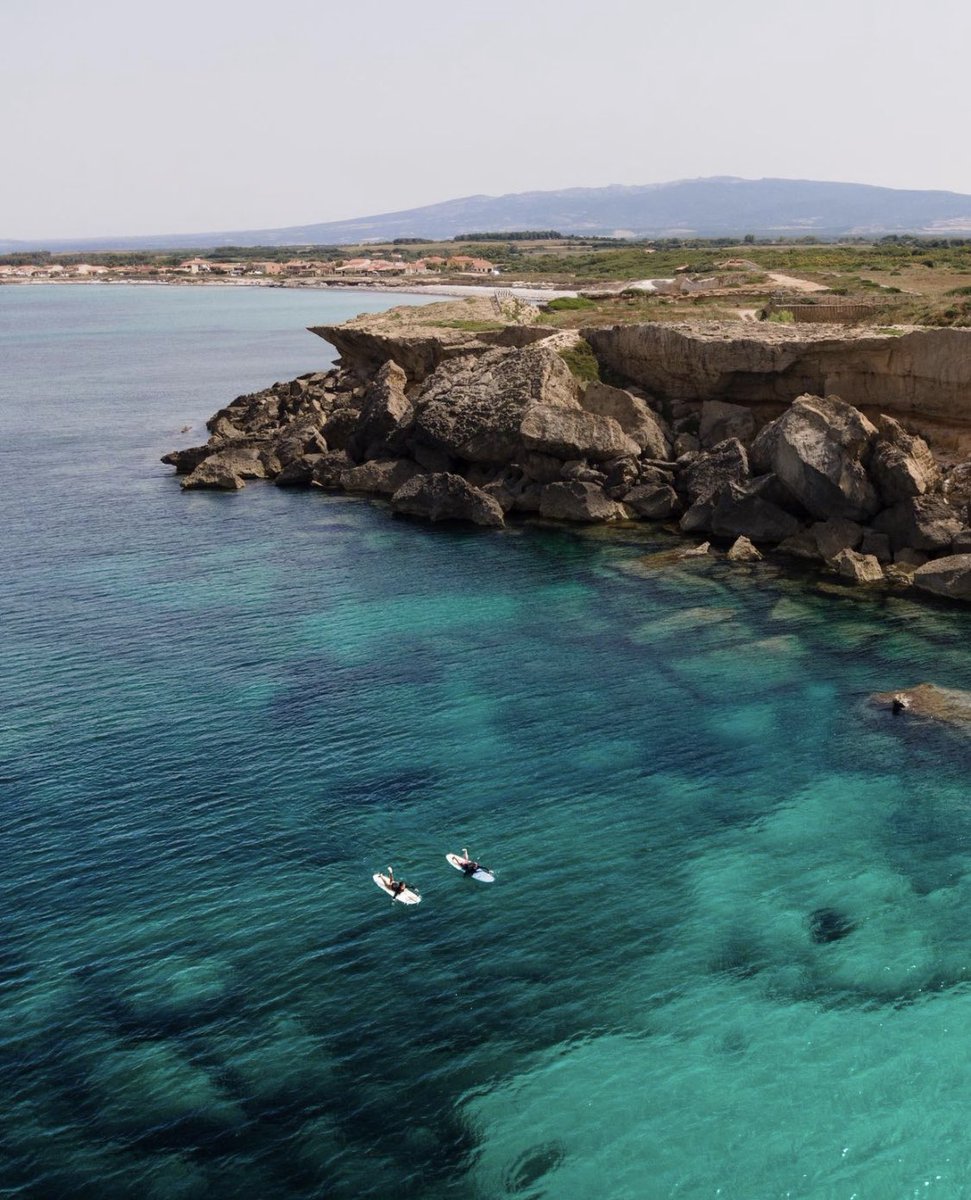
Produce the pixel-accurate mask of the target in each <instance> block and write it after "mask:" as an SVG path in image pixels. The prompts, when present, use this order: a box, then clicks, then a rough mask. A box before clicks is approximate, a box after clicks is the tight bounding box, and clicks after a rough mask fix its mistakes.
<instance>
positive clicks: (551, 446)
mask: <svg viewBox="0 0 971 1200" xmlns="http://www.w3.org/2000/svg"><path fill="white" fill-rule="evenodd" d="M519 435H520V438H521V439H522V443H523V445H524V446H525V447H526V448H527V450H532V451H535V452H536V453H538V454H547V455H552V456H553V457H554V458H560V459H589V460H590V461H592V462H603V461H605V460H607V459H611V458H618V457H620V456H623V455H637V454H638V453H639V452H640V447H639V446H638V445H637V443H636V442H635V441H634V440H633V438H629V437H628V436H627V434H626V433H624V431H623V430H622V429H621V427H620V426H619V425H618V424H617V422H616V421H615V420H614V419H613V417H601V416H598V415H597V414H596V413H588V412H583V411H582V410H574V409H569V408H553V407H548V406H546V405H540V404H537V405H534V406H533V407H532V408H530V409H529V411H528V412H527V413H526V414H525V415H524V416H523V420H522V423H521V424H520V427H519Z"/></svg>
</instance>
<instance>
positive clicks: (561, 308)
mask: <svg viewBox="0 0 971 1200" xmlns="http://www.w3.org/2000/svg"><path fill="white" fill-rule="evenodd" d="M596 307H597V306H596V304H595V303H594V302H593V301H592V300H588V299H587V298H586V297H585V296H557V298H556V299H555V300H551V301H550V302H549V304H547V305H546V311H547V312H572V311H573V310H574V309H577V308H596Z"/></svg>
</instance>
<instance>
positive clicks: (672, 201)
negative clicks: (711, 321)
mask: <svg viewBox="0 0 971 1200" xmlns="http://www.w3.org/2000/svg"><path fill="white" fill-rule="evenodd" d="M517 229H556V230H559V231H560V232H561V233H573V234H581V235H582V234H587V235H606V236H617V237H735V236H737V237H742V236H744V235H745V234H749V233H751V234H755V235H756V236H760V237H788V236H800V235H807V234H814V235H816V236H818V237H841V236H848V235H859V236H862V237H870V236H875V237H879V236H882V235H884V234H889V233H920V234H928V235H930V234H936V235H938V236H955V237H963V236H969V235H971V196H966V195H961V194H960V193H958V192H930V191H903V190H900V189H898V188H884V187H872V186H870V185H868V184H860V183H822V182H819V181H816V180H811V179H735V178H731V177H727V176H718V177H715V178H711V179H683V180H678V181H677V182H674V183H652V184H646V185H643V186H636V187H627V186H622V185H618V184H613V185H611V186H610V187H602V188H567V189H566V190H564V191H558V192H517V193H511V194H510V195H507V196H465V197H463V198H462V199H459V200H447V201H445V202H444V203H442V204H429V205H426V206H425V207H424V208H411V209H406V210H404V211H402V212H391V213H379V214H378V215H377V216H372V217H359V218H357V219H356V220H352V221H325V222H323V223H321V224H317V225H292V226H289V227H288V228H286V229H247V230H232V231H229V232H221V233H198V234H185V233H183V234H166V235H159V236H151V237H119V238H109V237H105V238H88V239H66V238H57V239H34V240H32V241H21V242H16V241H5V240H3V239H0V252H2V253H12V252H14V251H17V250H38V249H43V250H55V251H65V250H81V251H84V250H136V249H137V250H142V249H144V250H171V249H180V248H199V249H202V248H209V247H216V246H300V245H350V244H354V243H358V242H366V241H388V240H390V239H392V238H398V237H423V238H428V239H444V238H452V237H455V236H456V235H457V234H460V233H472V232H475V233H496V232H503V231H505V230H517Z"/></svg>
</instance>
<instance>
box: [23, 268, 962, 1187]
mask: <svg viewBox="0 0 971 1200" xmlns="http://www.w3.org/2000/svg"><path fill="white" fill-rule="evenodd" d="M368 301H370V302H371V303H370V304H368V303H367V302H368ZM384 303H386V300H385V298H383V297H360V296H335V295H329V296H328V295H322V294H320V293H315V294H311V295H307V294H302V293H299V292H290V291H275V290H274V291H266V290H253V291H250V290H244V289H225V290H223V289H201V288H200V289H178V290H176V289H172V290H165V289H150V288H114V287H111V288H94V287H88V288H56V287H44V288H30V289H27V288H16V289H15V288H0V356H2V361H3V372H2V375H0V404H2V419H3V426H2V427H3V430H4V437H3V438H2V442H0V455H2V464H3V471H4V484H5V486H4V489H3V497H4V498H3V510H4V511H3V523H2V527H0V538H2V541H3V547H2V549H3V557H2V562H3V564H4V578H3V587H2V589H0V640H2V649H0V654H2V661H0V666H2V670H0V801H2V805H3V820H2V823H0V838H2V846H3V863H4V870H3V872H2V875H0V922H2V931H3V938H2V941H0V1080H2V1084H3V1095H4V1119H3V1129H2V1139H0V1196H30V1197H52V1196H71V1197H75V1196H77V1197H87V1196H92V1197H94V1196H98V1197H104V1196H110V1197H114V1196H118V1197H128V1196H132V1197H135V1196H138V1197H140V1198H144V1197H151V1198H153V1200H154V1198H165V1200H169V1198H174V1197H179V1198H187V1197H188V1198H195V1197H215V1198H217V1200H220V1198H222V1197H226V1198H227V1200H228V1198H230V1197H241V1196H246V1197H249V1196H253V1197H261V1198H264V1197H265V1198H267V1200H277V1198H280V1200H285V1198H286V1200H289V1198H291V1197H317V1196H320V1197H325V1196H326V1197H356V1196H370V1195H379V1194H388V1193H389V1192H393V1193H394V1194H395V1195H396V1196H398V1197H416V1198H422V1200H424V1198H425V1197H428V1198H430V1200H436V1198H438V1197H443V1198H445V1197H452V1196H458V1195H463V1196H475V1197H481V1198H482V1200H493V1198H495V1200H503V1198H507V1197H508V1198H526V1200H538V1198H539V1197H542V1196H549V1197H552V1196H557V1197H570V1200H587V1198H590V1200H593V1198H595V1197H597V1198H600V1197H603V1198H606V1200H628V1198H630V1200H635V1198H644V1197H646V1198H651V1200H653V1198H655V1197H657V1198H661V1197H689V1198H691V1200H695V1198H701V1197H739V1198H751V1197H760V1198H761V1197H766V1198H768V1197H772V1198H775V1197H780V1198H781V1197H812V1198H814V1200H815V1198H817V1197H820V1198H827V1200H828V1198H829V1197H833V1198H837V1197H839V1198H846V1200H849V1198H850V1197H854V1196H855V1197H891V1196H892V1197H910V1196H927V1195H930V1196H934V1195H938V1196H944V1197H955V1196H960V1195H962V1194H963V1190H964V1188H965V1187H966V1180H967V1179H968V1178H969V1176H971V1141H969V1136H968V1134H967V1132H966V1124H967V1111H968V1103H969V1100H971V1083H969V1079H968V1067H967V1063H968V1060H969V1058H971V994H969V987H968V970H969V966H971V935H969V934H968V930H967V912H968V905H969V901H971V875H969V867H971V810H969V805H968V799H969V796H968V786H967V767H968V749H969V743H968V742H967V740H965V739H964V738H962V737H960V736H958V735H955V734H950V733H947V732H942V731H933V730H927V729H923V730H919V729H917V728H916V727H915V726H913V725H911V724H908V723H907V722H906V721H904V722H899V721H892V720H890V719H889V718H886V717H882V716H877V715H874V714H873V713H872V712H870V711H869V710H868V709H867V708H866V706H865V704H864V700H865V697H866V696H867V695H868V693H869V692H871V691H874V690H887V689H891V688H896V687H898V686H906V685H909V684H912V683H915V682H918V681H919V680H922V679H925V678H926V679H931V680H933V681H934V682H937V683H940V684H946V685H951V686H958V687H966V688H967V687H971V653H969V649H968V638H967V635H968V628H969V626H968V617H967V616H966V615H965V614H964V613H962V612H960V611H958V610H950V609H943V608H930V607H924V606H917V605H913V604H911V603H910V602H908V601H905V600H892V601H888V602H881V601H872V602H871V601H859V600H848V599H845V598H841V597H839V596H834V595H824V594H820V593H819V592H818V591H816V590H814V589H813V588H812V587H811V586H808V585H806V586H804V585H801V584H798V583H795V582H791V581H788V582H787V581H785V580H783V579H782V578H780V577H778V576H777V575H776V574H775V573H774V572H772V571H771V569H768V568H766V569H761V570H755V571H746V570H739V569H728V568H726V567H724V566H714V567H712V566H710V565H695V566H691V567H687V568H679V569H676V570H667V571H659V570H657V569H656V568H650V567H647V566H645V565H644V564H643V561H642V560H643V556H644V554H645V552H646V551H648V550H651V549H655V548H657V547H658V546H659V545H661V543H657V544H651V543H649V544H647V545H645V543H644V540H643V539H640V538H636V537H634V536H632V535H631V534H630V533H629V532H627V533H625V532H620V533H618V532H616V531H615V532H604V531H593V532H590V533H587V534H579V533H578V534H574V533H571V532H569V531H564V530H561V529H550V528H545V529H544V528H541V527H538V526H533V527H524V528H520V529H515V530H511V531H508V532H506V533H498V534H494V533H482V532H467V531H462V530H449V529H430V528H425V527H421V526H414V525H411V524H406V523H404V522H400V521H398V520H394V519H392V518H391V517H390V516H389V515H388V513H387V512H386V511H385V510H384V509H383V508H381V507H380V506H378V505H374V504H371V503H369V502H367V501H360V500H351V499H343V498H328V497H324V496H322V495H316V494H315V495H310V494H295V493H292V492H288V491H278V490H277V489H274V488H272V487H269V486H267V487H262V486H259V485H251V486H249V487H247V488H246V490H245V491H244V492H242V493H240V494H238V495H204V494H200V493H193V494H191V495H183V494H182V493H181V492H180V490H179V487H178V483H177V481H176V480H175V478H174V476H172V475H171V473H170V471H169V469H168V468H166V467H163V466H162V465H161V464H160V463H158V461H157V460H158V456H159V454H161V453H162V452H164V451H165V450H167V449H169V448H171V447H172V446H173V445H176V444H185V443H191V442H192V441H194V440H196V438H197V437H198V436H200V431H201V427H202V423H203V421H204V419H205V417H206V416H208V415H209V413H210V412H212V411H214V410H215V408H217V407H219V406H220V405H222V404H223V403H225V402H227V401H228V400H229V399H231V398H232V397H233V396H234V395H236V394H237V393H238V392H241V391H246V390H254V389H256V388H258V387H262V386H265V385H266V384H268V383H270V382H272V381H273V380H274V379H277V378H286V377H289V376H290V375H294V374H297V373H299V372H301V371H305V370H313V369H318V368H319V367H320V366H321V365H322V364H323V363H324V362H326V360H327V354H328V348H327V347H326V346H325V345H324V343H322V342H320V341H319V340H318V339H315V338H313V337H311V335H309V334H306V333H303V332H301V330H302V327H303V326H304V325H306V324H309V323H312V322H321V321H325V320H331V319H337V318H339V317H340V316H343V315H350V314H351V313H353V312H355V311H358V310H359V309H360V308H362V307H365V306H366V307H372V306H373V307H379V306H381V305H382V304H384ZM189 422H191V423H193V424H194V425H195V426H196V430H195V432H194V433H190V434H188V435H186V436H185V438H184V439H180V437H179V434H178V432H177V431H178V430H179V428H180V427H181V426H182V425H183V424H185V423H189ZM461 845H469V846H470V847H471V848H472V850H473V853H475V854H476V855H477V856H478V857H480V858H481V859H482V860H483V861H485V862H486V863H488V864H489V865H490V866H492V867H493V868H494V869H495V870H496V871H497V875H498V880H497V883H496V884H495V885H493V886H492V887H483V886H479V885H475V884H472V883H470V882H468V881H465V880H463V879H462V878H460V877H459V876H458V874H457V873H456V872H454V871H452V870H451V869H450V868H449V867H448V866H447V864H446V863H445V861H444V858H443V855H444V853H445V851H446V850H449V849H457V848H459V847H460V846H461ZM388 862H392V863H393V864H394V865H395V868H396V870H397V871H398V872H399V873H400V874H404V875H405V876H406V877H407V878H408V879H409V880H410V881H412V882H413V883H414V884H415V885H416V886H418V887H419V888H420V890H421V891H422V893H423V895H424V902H423V903H422V904H421V905H420V906H419V908H417V909H416V910H413V911H409V910H406V909H403V908H402V907H401V906H393V905H391V904H389V903H388V901H387V900H386V899H385V898H384V897H383V896H382V895H381V893H380V892H378V890H377V889H376V888H375V887H374V886H373V884H372V883H371V881H370V875H371V873H372V872H374V871H376V870H379V869H383V868H384V866H385V865H386V864H387V863H388ZM820 910H832V912H833V913H835V914H837V915H838V919H839V920H840V921H842V922H843V923H844V925H845V926H849V927H851V929H852V931H851V932H850V933H849V934H848V935H847V936H846V937H844V938H842V939H841V940H838V941H832V942H823V943H818V942H815V941H814V940H813V938H812V936H811V927H812V925H811V923H812V920H813V914H814V913H818V912H819V911H820ZM833 919H835V918H833ZM818 921H819V918H817V922H818Z"/></svg>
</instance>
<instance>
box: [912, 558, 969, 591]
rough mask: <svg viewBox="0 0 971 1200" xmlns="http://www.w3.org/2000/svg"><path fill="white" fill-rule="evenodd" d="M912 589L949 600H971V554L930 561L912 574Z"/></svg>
mask: <svg viewBox="0 0 971 1200" xmlns="http://www.w3.org/2000/svg"><path fill="white" fill-rule="evenodd" d="M914 587H915V588H919V589H920V590H921V591H922V592H930V593H931V595H933V596H946V597H947V598H948V599H950V600H971V554H952V555H949V556H948V557H947V558H934V559H931V561H930V562H928V563H925V564H924V565H923V566H922V567H918V568H917V570H916V571H915V572H914Z"/></svg>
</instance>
